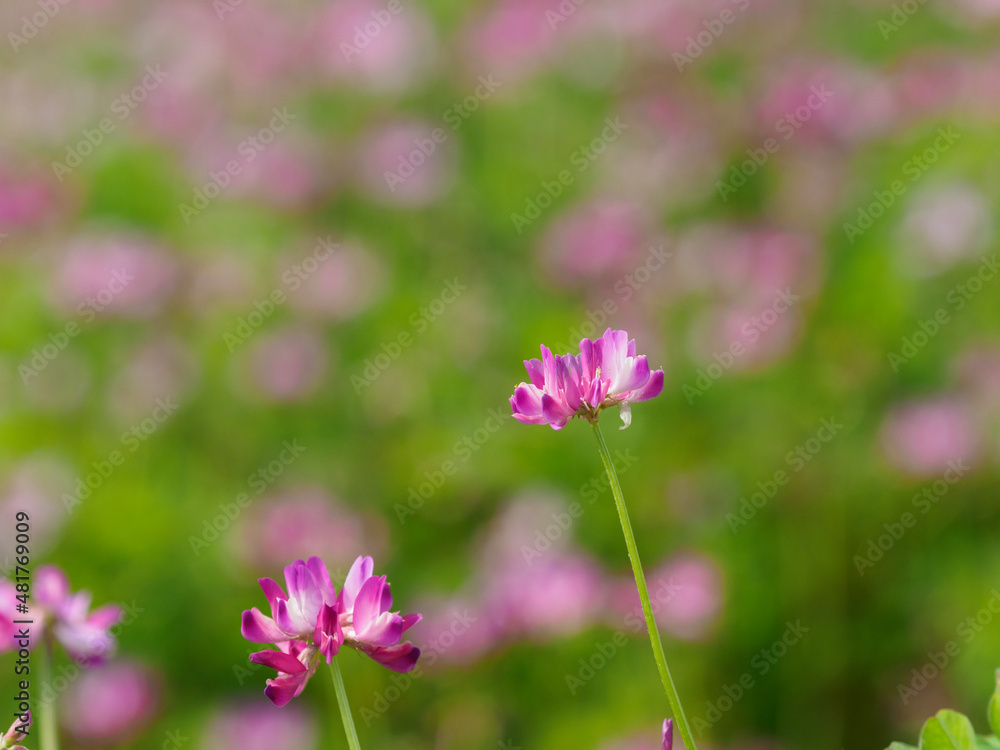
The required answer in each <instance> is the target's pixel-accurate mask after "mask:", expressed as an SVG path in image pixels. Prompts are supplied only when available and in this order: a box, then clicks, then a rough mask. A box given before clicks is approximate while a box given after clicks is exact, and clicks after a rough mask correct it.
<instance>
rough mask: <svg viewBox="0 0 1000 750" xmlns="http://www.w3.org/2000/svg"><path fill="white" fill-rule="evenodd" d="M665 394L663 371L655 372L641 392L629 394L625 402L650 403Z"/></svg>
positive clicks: (651, 374)
mask: <svg viewBox="0 0 1000 750" xmlns="http://www.w3.org/2000/svg"><path fill="white" fill-rule="evenodd" d="M662 392H663V370H653V372H651V373H650V375H649V380H647V381H646V384H645V385H644V386H642V388H640V389H639V390H636V391H632V392H631V393H629V394H628V395H627V396H626V397H625V400H626V401H628V402H630V403H635V402H637V401H649V399H651V398H656V397H657V396H659V395H660V394H661V393H662Z"/></svg>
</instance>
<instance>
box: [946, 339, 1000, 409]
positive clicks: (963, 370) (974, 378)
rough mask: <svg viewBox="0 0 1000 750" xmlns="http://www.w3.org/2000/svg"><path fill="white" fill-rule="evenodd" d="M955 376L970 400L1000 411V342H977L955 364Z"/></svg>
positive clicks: (985, 407)
mask: <svg viewBox="0 0 1000 750" xmlns="http://www.w3.org/2000/svg"><path fill="white" fill-rule="evenodd" d="M953 369H954V371H955V376H956V378H957V380H958V382H959V385H960V387H961V388H962V391H963V393H964V394H968V402H969V403H973V404H976V405H977V406H978V407H982V408H983V409H984V410H985V411H986V412H987V413H996V412H997V411H1000V344H996V343H993V344H987V343H983V344H977V345H974V346H971V347H969V348H968V349H966V350H965V351H963V352H962V353H961V354H960V355H959V356H958V357H957V359H956V360H955V363H954V368H953Z"/></svg>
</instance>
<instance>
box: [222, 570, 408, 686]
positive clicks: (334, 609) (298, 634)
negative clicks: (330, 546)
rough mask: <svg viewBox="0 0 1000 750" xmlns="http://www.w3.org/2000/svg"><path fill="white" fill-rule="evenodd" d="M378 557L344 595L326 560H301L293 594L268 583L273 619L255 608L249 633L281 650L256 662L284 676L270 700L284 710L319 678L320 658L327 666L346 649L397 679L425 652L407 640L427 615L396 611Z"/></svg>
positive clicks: (264, 583)
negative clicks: (377, 567) (376, 572)
mask: <svg viewBox="0 0 1000 750" xmlns="http://www.w3.org/2000/svg"><path fill="white" fill-rule="evenodd" d="M373 569H374V562H373V560H372V558H370V557H359V558H358V559H357V560H355V561H354V565H353V566H352V567H351V570H350V572H349V573H348V574H347V580H345V581H344V586H343V588H342V589H341V591H340V594H339V595H338V594H337V593H336V591H335V589H334V586H333V582H332V581H331V579H330V573H329V571H328V570H327V568H326V565H325V564H324V563H323V561H322V560H320V559H319V558H318V557H310V558H309V560H308V561H306V562H303V561H302V560H296V561H295V562H294V563H292V564H291V565H289V566H287V567H286V568H285V585H286V588H287V590H288V593H287V594H286V593H285V591H284V590H282V588H281V586H279V585H278V584H277V583H275V582H274V581H273V580H271V579H270V578H262V579H260V586H261V588H262V589H263V590H264V594H265V595H266V596H267V600H268V603H269V604H270V607H271V616H270V617H267V616H266V615H264V614H263V613H262V612H261V611H260V610H259V609H257V608H256V607H254V608H253V609H250V610H247V611H245V612H244V613H243V624H242V628H241V632H242V634H243V637H244V638H246V639H247V640H248V641H252V642H254V643H273V644H275V645H276V646H277V647H278V650H277V651H260V652H258V653H255V654H252V655H251V656H250V661H252V662H254V663H255V664H263V665H265V666H268V667H272V668H273V669H275V670H277V672H278V676H277V678H274V679H269V680H268V681H267V688H266V689H265V691H264V694H265V695H267V697H268V698H270V699H271V701H272V702H273V703H274V704H275V705H276V706H284V705H286V704H287V703H288V702H289V701H290V700H291V699H292V698H295V697H296V696H298V695H300V694H301V693H302V691H303V689H304V688H305V686H306V683H307V682H308V681H309V679H310V678H311V677H312V676H313V674H314V673H315V672H316V667H317V666H318V665H319V661H320V658H323V657H325V659H326V663H327V664H332V663H333V657H334V656H336V655H337V653H338V652H339V651H340V647H341V646H342V645H347V646H350V647H351V648H354V649H356V650H358V651H360V652H361V653H363V654H366V655H368V656H370V657H371V658H372V659H374V660H375V661H377V662H378V663H379V664H381V665H382V666H384V667H387V668H388V669H391V670H393V671H395V672H409V671H411V670H412V669H413V668H414V667H415V666H416V663H417V659H418V658H419V656H420V649H418V648H416V647H415V646H414V645H413V644H412V643H410V642H409V641H407V642H405V643H404V642H401V641H402V636H403V633H405V632H406V631H407V630H409V629H410V628H411V627H413V626H414V625H416V624H417V623H418V622H419V621H420V619H421V616H420V615H418V614H414V615H400V614H399V613H398V612H392V611H390V610H391V607H392V594H391V593H390V592H389V584H388V583H387V582H386V577H385V576H376V575H373Z"/></svg>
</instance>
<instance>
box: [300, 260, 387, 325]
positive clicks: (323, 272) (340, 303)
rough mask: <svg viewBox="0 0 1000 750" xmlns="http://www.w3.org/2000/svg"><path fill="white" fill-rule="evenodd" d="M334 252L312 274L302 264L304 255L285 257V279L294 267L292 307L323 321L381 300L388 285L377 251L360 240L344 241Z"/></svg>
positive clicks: (340, 317)
mask: <svg viewBox="0 0 1000 750" xmlns="http://www.w3.org/2000/svg"><path fill="white" fill-rule="evenodd" d="M331 253H332V254H331V256H330V257H328V258H326V259H324V260H322V262H319V263H318V265H317V267H316V269H315V271H313V272H312V273H309V272H308V271H309V269H308V268H306V267H304V266H301V263H302V259H301V258H299V259H298V260H295V261H293V260H290V259H285V260H283V261H282V263H281V268H282V278H283V279H285V278H289V271H290V270H291V272H292V276H291V277H290V278H291V280H292V281H291V286H290V287H289V286H288V285H287V284H286V287H288V290H289V306H290V307H291V308H292V309H293V310H295V311H297V312H299V313H303V314H306V315H310V316H314V317H317V318H320V319H324V320H347V319H349V318H352V317H354V316H355V315H357V314H358V313H360V312H362V311H363V310H366V309H368V308H369V307H371V306H372V305H373V304H374V303H375V302H376V301H377V300H378V299H379V297H380V296H381V294H382V292H383V291H384V287H385V275H386V274H385V269H384V268H383V264H382V263H381V261H380V260H379V259H378V257H377V256H376V255H375V254H374V253H371V252H369V251H368V250H367V249H366V248H365V247H363V246H362V245H361V244H359V243H357V242H344V243H341V244H340V246H339V247H338V248H337V249H336V250H333V251H331ZM309 257H310V256H308V255H307V256H305V260H306V261H308V259H309ZM300 266H301V270H300V272H296V271H297V269H300Z"/></svg>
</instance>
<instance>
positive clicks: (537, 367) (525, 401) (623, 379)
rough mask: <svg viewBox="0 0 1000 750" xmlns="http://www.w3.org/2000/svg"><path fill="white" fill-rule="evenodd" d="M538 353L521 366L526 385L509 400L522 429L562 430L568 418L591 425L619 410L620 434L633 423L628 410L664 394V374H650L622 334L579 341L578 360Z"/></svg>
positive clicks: (545, 349)
mask: <svg viewBox="0 0 1000 750" xmlns="http://www.w3.org/2000/svg"><path fill="white" fill-rule="evenodd" d="M541 350H542V359H541V360H537V359H529V360H526V361H525V363H524V366H525V368H526V369H527V371H528V377H529V378H530V379H531V383H530V384H529V383H521V384H520V385H519V386H518V387H517V388H516V389H515V390H514V395H513V396H511V399H510V405H511V408H512V409H513V412H514V418H515V419H516V420H517V421H518V422H521V423H522V424H548V425H549V426H550V427H551V428H552V429H554V430H561V429H562V428H563V427H565V426H566V425H567V424H568V423H569V421H570V420H571V419H572V418H573V417H576V416H580V417H583V418H584V419H586V420H588V421H591V422H592V421H594V420H596V419H597V417H598V415H599V414H600V412H601V411H603V410H604V409H607V408H610V407H612V406H619V407H620V408H621V417H622V422H623V423H624V425H623V426H622V427H621V428H620V429H623V430H624V429H625V428H626V427H628V426H629V425H630V424H631V423H632V410H631V404H632V403H633V402H635V401H648V400H649V399H651V398H654V397H656V396H658V395H660V392H661V391H662V390H663V370H655V371H650V369H649V363H648V362H647V361H646V357H645V355H642V356H637V355H636V353H635V340H634V339H631V340H630V339H629V337H628V333H626V332H625V331H612V330H611V329H610V328H609V329H608V330H606V331H605V332H604V336H602V337H601V338H599V339H598V340H597V341H591V340H590V339H583V340H582V341H581V342H580V353H579V354H578V355H573V354H564V355H562V356H559V357H556V356H553V354H552V352H551V351H549V349H548V347H546V346H542V347H541Z"/></svg>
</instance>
